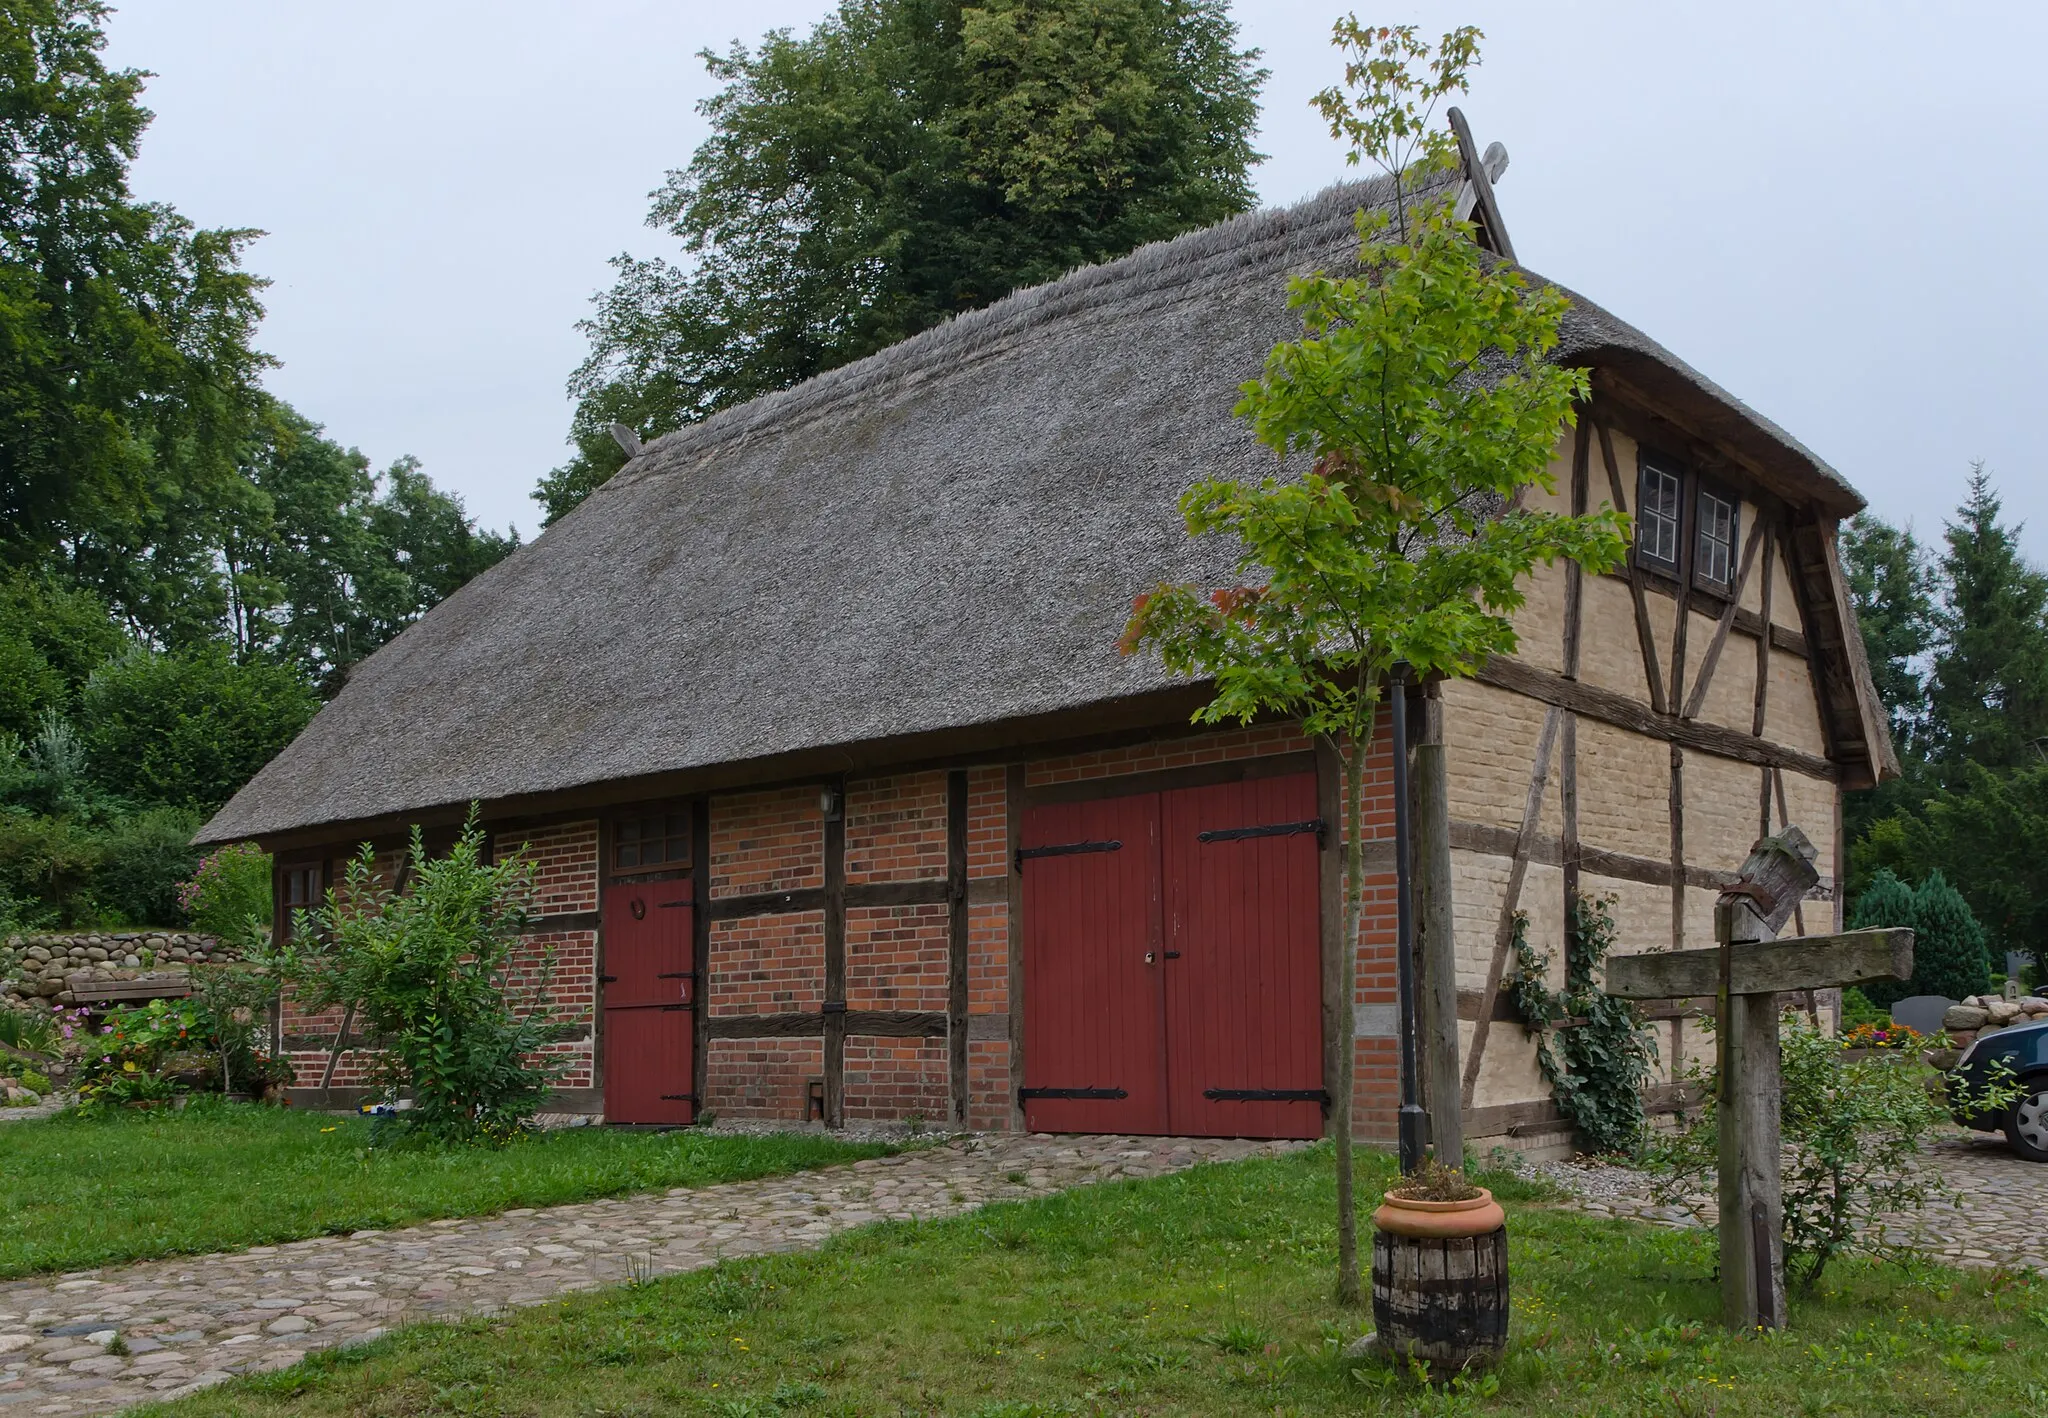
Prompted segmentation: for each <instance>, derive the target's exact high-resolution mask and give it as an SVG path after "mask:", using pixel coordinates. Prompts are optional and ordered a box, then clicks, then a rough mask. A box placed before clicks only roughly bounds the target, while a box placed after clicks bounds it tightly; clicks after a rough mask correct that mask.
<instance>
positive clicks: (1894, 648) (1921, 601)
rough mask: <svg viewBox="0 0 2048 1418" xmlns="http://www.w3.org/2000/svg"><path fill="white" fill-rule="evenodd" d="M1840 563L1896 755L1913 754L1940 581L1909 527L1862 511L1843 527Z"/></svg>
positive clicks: (1921, 734)
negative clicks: (1894, 524)
mask: <svg viewBox="0 0 2048 1418" xmlns="http://www.w3.org/2000/svg"><path fill="white" fill-rule="evenodd" d="M1842 566H1843V570H1844V572H1845V573H1846V574H1847V578H1848V582H1849V595H1850V597H1851V599H1852V600H1853V601H1854V602H1855V606H1856V620H1857V624H1858V625H1859V626H1860V627H1861V629H1862V631H1863V647H1864V650H1865V652H1866V657H1867V658H1868V659H1869V661H1870V675H1871V679H1872V680H1873V681H1874V682H1875V684H1876V686H1877V694H1878V698H1879V699H1881V700H1883V701H1884V706H1885V712H1886V714H1887V715H1889V716H1890V719H1891V726H1892V741H1893V742H1894V743H1895V744H1896V745H1897V746H1898V749H1899V753H1900V755H1901V756H1902V757H1914V756H1918V752H1919V750H1921V748H1922V747H1923V745H1924V740H1925V738H1926V733H1927V716H1928V709H1927V677H1926V675H1925V673H1924V671H1923V669H1922V666H1923V664H1924V663H1925V660H1926V657H1927V654H1928V652H1929V651H1930V650H1932V649H1933V648H1934V641H1935V634H1936V629H1937V625H1936V609H1937V603H1936V597H1937V595H1938V593H1939V591H1940V583H1939V582H1938V581H1937V579H1936V577H1935V573H1934V568H1933V567H1932V566H1931V565H1929V564H1928V559H1927V553H1926V551H1925V549H1924V548H1922V547H1921V545H1920V542H1919V540H1918V539H1917V538H1916V537H1914V535H1913V533H1912V531H1911V530H1910V529H1905V530H1902V529H1900V528H1898V527H1894V526H1892V525H1891V524H1890V523H1889V522H1886V521H1884V520H1883V519H1882V518H1879V517H1876V516H1873V515H1872V514H1870V513H1868V512H1859V513H1858V514H1857V515H1856V516H1854V517H1852V518H1850V519H1849V521H1848V522H1847V523H1845V524H1844V525H1843V527H1842Z"/></svg>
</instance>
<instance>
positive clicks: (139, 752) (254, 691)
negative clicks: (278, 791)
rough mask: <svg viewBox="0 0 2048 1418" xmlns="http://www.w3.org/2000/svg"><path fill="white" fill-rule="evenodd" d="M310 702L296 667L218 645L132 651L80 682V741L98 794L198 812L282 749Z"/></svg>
mask: <svg viewBox="0 0 2048 1418" xmlns="http://www.w3.org/2000/svg"><path fill="white" fill-rule="evenodd" d="M318 704H319V700H318V698H317V697H316V696H315V695H314V693H313V691H312V689H311V688H310V687H309V686H308V685H307V684H306V682H305V680H304V679H303V678H302V677H301V676H300V675H299V672H298V671H297V670H296V669H294V668H292V667H291V666H288V665H279V664H272V663H268V662H265V661H261V660H257V661H250V662H247V663H243V662H238V661H236V660H235V659H234V658H232V657H231V656H230V655H229V654H228V652H227V650H226V649H225V647H223V646H220V645H218V644H207V645H198V646H194V647H193V648H191V649H189V650H179V651H171V652H162V653H159V652H154V651H147V650H137V651H134V652H132V653H130V654H128V655H125V656H123V657H122V658H121V659H119V660H116V661H114V662H113V663H111V664H109V665H107V666H106V667H105V668H104V669H102V670H100V671H99V672H98V673H96V674H95V675H93V677H92V678H91V679H90V680H89V681H87V683H86V686H85V692H84V694H83V695H82V696H81V700H80V716H79V721H80V723H81V725H82V726H83V727H82V729H81V735H80V736H81V737H82V739H83V740H84V745H85V756H86V761H87V762H88V764H89V765H90V771H91V774H92V777H93V779H94V781H95V782H96V783H98V784H99V786H100V787H101V788H102V789H103V790H105V791H107V792H109V793H112V794H115V795H117V796H119V797H121V798H124V799H127V800H128V801H130V802H132V803H135V804H137V805H138V806H144V807H180V808H188V809H191V810H192V811H195V812H208V811H211V810H212V809H214V808H217V807H219V806H220V805H221V804H222V803H224V802H226V801H227V800H228V798H229V797H231V796H233V794H234V791H235V789H237V788H239V787H241V786H242V784H244V783H246V782H247V781H248V780H249V779H250V777H252V776H253V775H254V774H255V772H256V770H257V769H259V768H261V767H262V766H263V765H264V764H265V763H268V762H269V761H270V760H271V758H272V757H273V756H275V755H276V753H277V752H278V750H280V749H282V748H283V747H284V746H285V745H286V744H288V743H290V742H291V740H292V738H293V737H294V736H295V735H296V734H297V733H298V732H299V730H300V729H302V728H304V727H305V726H306V722H307V721H308V720H309V719H311V718H312V717H313V711H314V709H315V708H317V707H318ZM190 866H191V863H188V864H187V869H188V874H189V868H190Z"/></svg>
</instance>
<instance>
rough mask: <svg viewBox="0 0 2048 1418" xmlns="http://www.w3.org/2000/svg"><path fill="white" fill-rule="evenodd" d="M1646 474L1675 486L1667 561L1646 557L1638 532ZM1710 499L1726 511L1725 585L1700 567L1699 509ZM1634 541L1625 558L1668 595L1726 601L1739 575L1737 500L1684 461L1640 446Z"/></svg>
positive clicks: (1722, 485) (1644, 520)
mask: <svg viewBox="0 0 2048 1418" xmlns="http://www.w3.org/2000/svg"><path fill="white" fill-rule="evenodd" d="M1652 472H1655V473H1657V474H1659V475H1660V476H1663V477H1666V478H1672V479H1675V480H1676V481H1677V484H1678V518H1677V524H1676V532H1677V540H1676V543H1675V545H1674V547H1673V551H1674V553H1675V554H1674V555H1673V557H1672V558H1671V559H1670V560H1668V561H1667V560H1665V559H1664V558H1663V557H1660V556H1657V555H1655V554H1654V553H1652V552H1650V551H1647V550H1645V549H1644V546H1643V529H1644V527H1645V525H1646V524H1647V521H1648V519H1647V516H1646V512H1647V509H1648V506H1649V495H1648V489H1649V482H1650V475H1651V473H1652ZM1707 497H1712V498H1714V499H1716V500H1717V501H1720V502H1724V503H1726V504H1727V505H1728V509H1729V510H1728V579H1727V580H1726V581H1718V580H1715V579H1714V578H1713V577H1712V576H1710V575H1708V574H1707V572H1706V570H1705V568H1704V567H1702V565H1701V558H1700V533H1701V524H1700V511H1701V508H1700V503H1701V500H1702V499H1703V498H1707ZM1635 520H1636V537H1635V542H1634V545H1633V546H1631V547H1630V549H1629V555H1630V557H1631V558H1633V560H1634V564H1635V565H1637V566H1639V567H1641V568H1642V569H1643V571H1645V572H1646V573H1648V574H1649V575H1650V576H1652V577H1655V578H1657V580H1659V581H1660V582H1662V583H1663V584H1665V585H1666V586H1668V587H1669V588H1670V589H1671V590H1673V591H1677V590H1678V589H1680V588H1681V587H1683V588H1689V589H1690V590H1692V591H1693V592H1695V593H1697V594H1698V595H1701V596H1705V597H1707V598H1708V599H1710V600H1716V601H1727V600H1730V599H1732V598H1733V597H1734V595H1735V577H1736V575H1737V574H1738V573H1739V571H1740V570H1741V565H1740V563H1741V557H1742V496H1741V494H1739V493H1738V492H1736V491H1735V490H1734V489H1733V488H1732V487H1730V486H1729V485H1728V484H1727V483H1725V482H1723V481H1722V480H1721V479H1719V478H1716V477H1711V476H1708V475H1707V474H1704V473H1701V472H1699V471H1698V470H1697V469H1695V468H1694V467H1692V466H1691V465H1690V464H1689V463H1687V462H1686V461H1685V460H1684V459H1681V458H1674V457H1672V456H1670V455H1669V454H1666V453H1663V452H1660V451H1659V450H1657V449H1655V448H1651V447H1646V446H1642V445H1638V446H1637V450H1636V519H1635Z"/></svg>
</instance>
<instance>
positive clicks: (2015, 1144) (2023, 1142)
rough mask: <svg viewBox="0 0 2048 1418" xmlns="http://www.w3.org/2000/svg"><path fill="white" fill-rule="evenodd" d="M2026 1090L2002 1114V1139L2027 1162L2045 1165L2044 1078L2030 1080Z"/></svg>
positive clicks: (2047, 1104) (2047, 1107)
mask: <svg viewBox="0 0 2048 1418" xmlns="http://www.w3.org/2000/svg"><path fill="white" fill-rule="evenodd" d="M2020 1087H2022V1088H2024V1089H2026V1090H2027V1091H2026V1092H2025V1093H2023V1094H2021V1095H2020V1098H2019V1101H2018V1102H2016V1103H2014V1104H2013V1105H2012V1111H2011V1112H2009V1113H2007V1114H2006V1115H2005V1137H2006V1141H2008V1142H2010V1143H2011V1144H2012V1150H2013V1151H2015V1152H2017V1153H2019V1155H2020V1156H2022V1157H2024V1158H2026V1159H2027V1160H2028V1161H2029V1162H2048V1078H2030V1079H2027V1080H2026V1081H2025V1082H2024V1083H2022V1084H2020Z"/></svg>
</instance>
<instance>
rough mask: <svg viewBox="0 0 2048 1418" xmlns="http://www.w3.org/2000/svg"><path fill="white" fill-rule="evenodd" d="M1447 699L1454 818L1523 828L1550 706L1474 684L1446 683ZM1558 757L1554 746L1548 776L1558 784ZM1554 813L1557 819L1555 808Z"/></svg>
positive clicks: (1446, 727)
mask: <svg viewBox="0 0 2048 1418" xmlns="http://www.w3.org/2000/svg"><path fill="white" fill-rule="evenodd" d="M1443 696H1444V760H1445V776H1446V778H1447V779H1448V782H1447V784H1446V786H1447V789H1448V792H1449V797H1450V810H1451V817H1452V819H1453V820H1454V821H1459V822H1483V823H1486V824H1488V825H1489V826H1493V827H1505V828H1509V829H1510V830H1513V829H1517V828H1520V827H1521V825H1522V809H1523V807H1524V806H1525V805H1526V804H1527V802H1528V798H1529V773H1530V770H1531V768H1532V767H1533V766H1534V765H1535V761H1536V745H1537V743H1538V741H1539V740H1540V739H1541V738H1542V735H1543V720H1544V718H1545V716H1546V715H1547V714H1548V713H1549V706H1547V705H1545V704H1543V703H1541V702H1540V701H1538V700H1534V699H1529V698H1526V697H1524V696H1523V695H1519V694H1515V693H1512V692H1510V691H1508V690H1505V689H1496V688H1495V687H1494V686H1492V685H1488V684H1480V683H1478V682H1477V681H1475V680H1457V679H1454V680H1449V681H1446V682H1445V684H1444V687H1443ZM1560 736H1561V735H1560ZM1558 757H1559V755H1558V745H1557V743H1556V742H1553V743H1552V744H1551V748H1550V773H1549V778H1550V779H1553V780H1554V779H1555V777H1556V775H1557V768H1558ZM1549 811H1550V813H1551V816H1552V817H1553V819H1554V817H1555V809H1554V808H1552V809H1549ZM1552 830H1555V827H1554V826H1553V829H1552Z"/></svg>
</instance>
